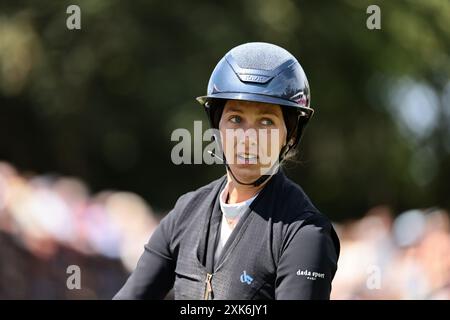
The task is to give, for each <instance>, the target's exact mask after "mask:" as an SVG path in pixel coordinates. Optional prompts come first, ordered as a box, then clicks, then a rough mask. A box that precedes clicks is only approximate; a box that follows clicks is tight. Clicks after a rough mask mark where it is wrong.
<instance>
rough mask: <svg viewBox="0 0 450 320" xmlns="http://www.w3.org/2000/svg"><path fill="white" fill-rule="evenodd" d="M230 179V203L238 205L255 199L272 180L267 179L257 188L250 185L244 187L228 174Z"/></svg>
mask: <svg viewBox="0 0 450 320" xmlns="http://www.w3.org/2000/svg"><path fill="white" fill-rule="evenodd" d="M227 177H228V183H229V184H228V195H229V197H228V203H238V202H242V201H245V200H248V199H250V198H252V197H254V196H255V195H256V194H257V193H258V192H259V191H261V189H262V188H264V186H265V185H266V183H267V182H268V181H269V180H270V179H271V178H269V179H267V180H266V181H264V183H263V184H261V185H259V186H257V187H255V186H248V185H242V184H239V183H237V182H236V181H234V179H233V178H232V177H231V175H230V173H229V172H227Z"/></svg>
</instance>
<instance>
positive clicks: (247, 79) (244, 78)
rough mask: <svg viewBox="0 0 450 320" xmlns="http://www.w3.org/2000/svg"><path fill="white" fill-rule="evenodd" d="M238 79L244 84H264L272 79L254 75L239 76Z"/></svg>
mask: <svg viewBox="0 0 450 320" xmlns="http://www.w3.org/2000/svg"><path fill="white" fill-rule="evenodd" d="M239 78H240V79H241V80H242V81H244V82H257V83H266V82H267V81H269V80H270V79H271V78H272V77H268V76H262V75H255V74H239Z"/></svg>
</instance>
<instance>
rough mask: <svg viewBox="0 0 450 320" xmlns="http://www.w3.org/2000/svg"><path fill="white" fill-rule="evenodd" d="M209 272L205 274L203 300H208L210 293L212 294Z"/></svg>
mask: <svg viewBox="0 0 450 320" xmlns="http://www.w3.org/2000/svg"><path fill="white" fill-rule="evenodd" d="M212 276H213V275H212V274H211V273H207V274H206V280H205V295H204V297H203V299H204V300H209V297H210V295H211V294H212V286H211V278H212Z"/></svg>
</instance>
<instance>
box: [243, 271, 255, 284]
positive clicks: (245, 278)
mask: <svg viewBox="0 0 450 320" xmlns="http://www.w3.org/2000/svg"><path fill="white" fill-rule="evenodd" d="M241 282H242V283H246V284H248V285H250V284H251V283H252V282H253V278H252V277H251V276H250V275H249V274H247V272H246V271H245V270H244V272H243V273H242V274H241Z"/></svg>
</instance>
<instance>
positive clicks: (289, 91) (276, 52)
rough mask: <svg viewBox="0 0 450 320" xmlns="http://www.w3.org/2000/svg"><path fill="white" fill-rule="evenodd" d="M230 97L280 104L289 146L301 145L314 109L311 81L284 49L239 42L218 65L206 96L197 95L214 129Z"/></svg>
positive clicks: (257, 43)
mask: <svg viewBox="0 0 450 320" xmlns="http://www.w3.org/2000/svg"><path fill="white" fill-rule="evenodd" d="M230 99H233V100H245V101H254V102H265V103H272V104H277V105H280V106H281V107H282V111H283V116H284V120H285V123H286V128H287V133H288V135H287V137H288V139H287V141H290V139H292V138H293V140H292V141H293V143H292V144H290V145H288V146H287V149H291V148H295V146H296V145H297V144H298V142H299V141H300V139H301V136H302V133H303V129H304V127H305V125H306V123H307V122H308V121H309V119H310V118H311V116H312V115H313V112H314V110H313V109H312V108H311V107H310V101H311V96H310V90H309V84H308V80H307V78H306V75H305V72H304V71H303V68H302V67H301V65H300V63H299V62H298V61H297V59H296V58H295V57H294V56H293V55H292V54H290V53H289V52H288V51H286V50H285V49H283V48H281V47H279V46H276V45H274V44H270V43H264V42H251V43H245V44H242V45H239V46H237V47H235V48H233V49H231V50H230V51H229V52H228V53H227V54H226V55H225V56H224V57H223V58H222V59H221V60H220V61H219V63H218V64H217V65H216V67H215V69H214V71H213V72H212V74H211V78H210V79H209V83H208V89H207V95H206V96H201V97H198V98H197V100H198V101H199V102H200V103H201V104H202V105H203V106H204V107H205V111H206V113H207V115H208V118H209V120H210V124H211V126H212V127H213V128H218V124H219V120H220V117H221V114H222V111H223V106H224V105H225V102H226V101H227V100H230ZM285 151H288V150H285ZM286 153H287V152H286ZM284 154H285V153H284ZM284 154H283V155H282V156H284Z"/></svg>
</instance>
